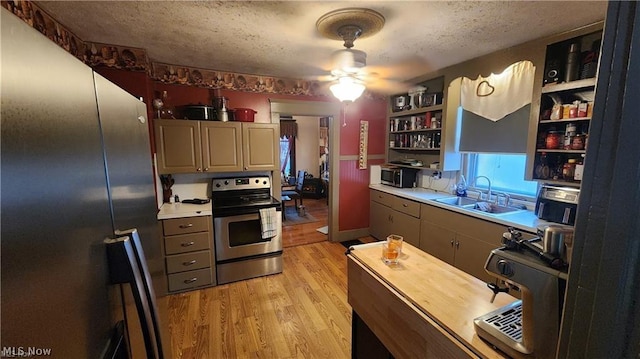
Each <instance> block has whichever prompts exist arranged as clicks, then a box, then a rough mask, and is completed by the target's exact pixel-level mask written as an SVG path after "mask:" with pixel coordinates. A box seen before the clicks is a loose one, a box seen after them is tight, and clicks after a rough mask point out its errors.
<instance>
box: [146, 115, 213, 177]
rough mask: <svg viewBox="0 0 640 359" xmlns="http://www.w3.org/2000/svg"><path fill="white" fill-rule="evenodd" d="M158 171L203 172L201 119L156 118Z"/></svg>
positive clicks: (162, 172)
mask: <svg viewBox="0 0 640 359" xmlns="http://www.w3.org/2000/svg"><path fill="white" fill-rule="evenodd" d="M154 130H155V131H154V132H155V145H156V156H157V162H158V163H157V166H158V173H160V174H165V173H191V172H202V151H201V149H200V148H201V145H200V141H201V138H200V121H186V120H160V119H156V120H154Z"/></svg>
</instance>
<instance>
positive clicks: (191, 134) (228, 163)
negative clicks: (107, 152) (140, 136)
mask: <svg viewBox="0 0 640 359" xmlns="http://www.w3.org/2000/svg"><path fill="white" fill-rule="evenodd" d="M154 121H155V124H154V126H155V134H156V153H157V161H158V173H160V174H166V173H197V172H241V171H274V170H277V169H278V167H279V162H280V160H279V154H280V150H279V138H280V133H279V132H280V131H279V125H278V124H271V123H245V122H217V121H187V120H160V119H156V120H154Z"/></svg>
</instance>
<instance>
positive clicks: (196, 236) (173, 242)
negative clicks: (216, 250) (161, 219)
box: [164, 232, 212, 255]
mask: <svg viewBox="0 0 640 359" xmlns="http://www.w3.org/2000/svg"><path fill="white" fill-rule="evenodd" d="M211 241H212V239H211V237H210V233H209V232H200V233H190V234H182V235H178V236H169V237H164V251H165V254H167V255H170V254H178V253H186V252H195V251H201V250H203V249H210V248H211Z"/></svg>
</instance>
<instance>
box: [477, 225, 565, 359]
mask: <svg viewBox="0 0 640 359" xmlns="http://www.w3.org/2000/svg"><path fill="white" fill-rule="evenodd" d="M536 240H539V238H534V239H531V240H524V239H522V236H521V234H520V233H519V232H517V231H515V230H513V229H510V231H509V232H507V233H505V234H504V237H503V243H504V244H505V246H504V247H501V248H498V249H494V250H493V251H491V254H489V258H487V262H486V264H485V269H486V270H487V273H489V274H491V275H492V276H494V277H496V278H498V279H500V280H502V281H504V282H505V283H506V284H507V285H508V286H509V287H511V288H518V289H519V290H520V292H521V293H522V300H517V301H515V302H513V303H511V304H509V305H507V306H505V307H503V308H500V309H498V310H496V311H493V312H490V313H487V314H486V315H483V316H481V317H479V318H476V319H475V320H474V327H475V330H476V333H478V335H479V336H480V337H481V338H483V339H484V340H486V341H488V342H489V343H491V344H493V345H495V346H496V347H497V348H499V349H500V350H502V351H503V352H505V353H506V354H508V355H509V356H511V357H513V358H555V355H556V347H557V344H558V336H559V333H560V320H561V315H562V307H563V302H564V292H565V287H566V280H567V272H566V267H565V266H563V264H562V263H561V262H558V261H556V259H554V258H550V257H549V256H548V255H546V254H544V252H543V249H542V247H539V248H538V246H537V243H535V241H536ZM525 242H526V243H525ZM554 267H555V268H554ZM490 287H491V285H490ZM492 289H493V291H494V294H497V293H498V292H501V291H502V292H503V291H505V289H504V288H496V287H495V286H494V287H493V288H492Z"/></svg>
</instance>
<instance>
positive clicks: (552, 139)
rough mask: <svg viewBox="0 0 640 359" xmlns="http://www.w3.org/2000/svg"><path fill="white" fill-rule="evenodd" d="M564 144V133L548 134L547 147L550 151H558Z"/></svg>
mask: <svg viewBox="0 0 640 359" xmlns="http://www.w3.org/2000/svg"><path fill="white" fill-rule="evenodd" d="M561 143H562V132H560V131H549V132H547V137H546V140H545V146H546V147H547V148H548V149H556V148H560V144H561Z"/></svg>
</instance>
